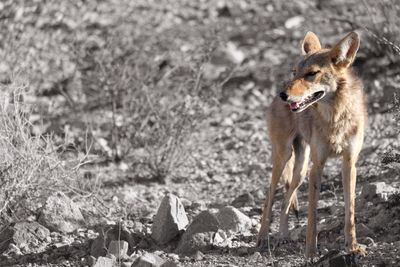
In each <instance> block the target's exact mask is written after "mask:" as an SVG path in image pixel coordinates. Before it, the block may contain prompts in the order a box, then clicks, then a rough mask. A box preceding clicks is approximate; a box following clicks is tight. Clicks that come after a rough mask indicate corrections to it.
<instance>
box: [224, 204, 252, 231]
mask: <svg viewBox="0 0 400 267" xmlns="http://www.w3.org/2000/svg"><path fill="white" fill-rule="evenodd" d="M216 217H217V219H218V221H219V224H220V228H221V229H223V230H225V231H230V232H245V231H248V230H250V228H251V219H250V218H249V217H248V216H246V215H245V214H243V213H242V212H240V211H239V210H238V209H236V208H234V207H231V206H228V207H224V208H222V209H220V210H219V211H218V213H217V214H216Z"/></svg>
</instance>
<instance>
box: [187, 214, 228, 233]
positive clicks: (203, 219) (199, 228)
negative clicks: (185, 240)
mask: <svg viewBox="0 0 400 267" xmlns="http://www.w3.org/2000/svg"><path fill="white" fill-rule="evenodd" d="M219 226H220V223H219V221H218V219H217V217H216V215H215V214H213V213H211V212H210V211H202V212H200V213H199V215H197V216H196V217H194V219H193V222H192V223H191V224H190V225H189V227H188V228H187V230H186V232H185V234H184V235H193V234H196V233H204V232H217V231H218V228H219Z"/></svg>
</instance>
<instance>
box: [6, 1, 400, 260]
mask: <svg viewBox="0 0 400 267" xmlns="http://www.w3.org/2000/svg"><path fill="white" fill-rule="evenodd" d="M261 2H262V1H261ZM261 2H260V1H232V3H231V2H225V1H217V2H215V3H214V2H213V1H199V2H198V3H192V2H190V1H184V0H182V1H175V2H171V3H170V2H168V1H161V2H160V3H158V2H157V3H156V2H155V1H135V3H131V1H123V0H121V1H112V0H106V1H94V0H91V1H82V2H79V1H78V2H77V3H74V4H71V3H64V4H57V3H54V2H52V1H49V2H48V3H45V4H44V3H39V2H35V3H32V4H31V5H28V4H24V3H19V4H16V3H13V1H6V2H5V4H0V11H1V15H2V16H1V17H2V18H4V19H3V20H2V21H3V22H2V23H3V24H4V25H3V26H4V27H3V28H2V30H1V31H0V32H1V33H2V35H3V36H4V35H6V34H7V31H9V32H12V33H15V36H17V37H18V38H16V39H18V40H19V41H21V40H22V41H23V44H22V45H21V44H20V45H19V46H13V49H12V50H11V52H10V51H9V52H8V53H5V51H6V48H7V43H4V44H3V47H2V50H1V51H2V53H3V55H4V58H5V60H4V62H5V63H1V64H0V80H1V83H2V84H3V83H7V81H8V79H9V78H8V76H7V73H9V71H11V70H10V68H17V67H16V66H29V67H28V69H22V70H21V69H18V68H17V69H13V71H21V72H22V71H25V72H28V73H29V75H28V76H29V82H30V86H31V87H32V90H33V91H34V93H33V95H30V96H29V97H28V98H27V102H29V103H30V104H33V107H34V108H33V110H32V114H31V116H30V122H31V123H32V125H31V131H32V133H33V134H36V135H40V134H48V133H52V134H53V137H54V139H55V141H54V142H55V144H56V145H58V147H61V148H60V149H58V150H57V153H59V156H60V158H61V159H62V160H63V161H62V162H63V166H67V167H68V166H69V164H70V162H73V161H72V160H75V161H76V159H78V161H79V168H77V167H76V165H73V170H74V171H75V172H76V173H77V175H78V177H79V182H78V186H77V187H76V188H73V189H71V188H72V187H71V188H69V189H68V190H64V191H63V190H58V188H57V190H56V189H54V190H53V188H45V190H44V191H41V193H42V194H43V200H42V202H40V203H31V204H34V205H33V206H35V209H34V210H33V208H31V206H30V205H28V206H29V207H30V209H31V210H33V212H31V213H30V214H29V216H19V215H18V216H14V217H15V218H18V219H15V220H13V221H9V222H8V223H7V224H4V225H2V231H1V232H0V253H1V256H0V266H97V267H100V266H133V267H135V266H321V267H322V266H332V267H333V266H335V267H336V266H338V267H339V266H400V193H399V192H400V179H399V175H400V166H399V163H396V161H393V160H386V161H385V160H384V161H383V162H382V160H383V159H384V158H385V156H384V155H386V154H387V153H388V152H396V151H399V149H400V141H399V138H398V134H399V129H398V128H396V121H395V113H394V112H395V110H394V109H393V100H394V93H395V92H397V91H398V90H399V87H398V82H399V80H400V77H399V75H398V70H399V65H398V63H396V61H393V58H395V57H394V56H393V55H392V54H390V53H389V52H388V51H385V52H382V53H383V54H382V53H380V50H379V49H382V51H383V48H382V47H380V46H374V43H373V42H372V41H371V39H369V37H368V35H367V33H366V31H365V30H363V28H362V27H361V26H360V25H364V24H365V23H367V22H368V20H366V18H365V16H360V17H357V16H356V14H358V13H359V12H361V13H362V10H361V11H360V10H356V9H355V5H354V2H352V1H350V2H349V3H348V4H347V5H344V4H343V3H342V2H341V1H331V2H332V3H331V2H329V3H328V2H327V1H316V2H314V1H305V2H304V3H297V4H296V3H289V4H281V3H280V2H279V1H272V2H271V3H267V4H266V3H261ZM374 8H377V7H374ZM378 8H379V7H378ZM395 10H397V9H395ZM395 17H396V16H395ZM349 19H350V23H349V22H348V20H349ZM397 22H398V21H394V22H392V23H393V24H394V25H398V23H397ZM308 30H312V31H315V32H316V33H317V34H319V35H320V36H321V40H322V41H323V42H324V43H328V44H332V43H333V42H334V41H336V40H339V39H340V38H341V36H343V35H344V34H345V33H346V32H348V31H350V30H358V31H359V32H360V33H361V36H362V42H361V44H362V45H361V49H360V51H359V54H358V60H357V61H356V63H355V68H356V70H357V71H358V73H359V74H360V76H361V77H362V79H363V80H364V83H365V91H366V93H367V95H368V97H369V123H368V127H367V129H366V138H365V144H364V147H363V151H362V152H361V155H360V159H359V161H358V164H357V166H358V183H357V199H356V202H357V206H356V222H357V235H358V239H359V242H360V243H361V244H364V245H366V247H367V251H368V255H367V256H366V257H364V258H354V257H352V256H351V255H346V254H345V253H344V252H343V246H344V234H343V226H344V225H343V223H344V207H343V206H344V204H343V195H342V185H341V173H340V160H339V159H331V160H330V161H329V162H328V164H327V166H326V168H325V171H324V177H323V182H322V189H321V198H320V201H319V204H318V213H319V222H318V231H319V252H320V257H318V258H315V259H313V261H311V262H307V261H306V259H305V258H304V256H303V255H304V248H305V228H306V217H307V215H306V210H307V190H308V183H307V179H306V181H305V182H304V184H303V185H302V186H301V187H300V189H299V195H298V196H299V201H300V212H299V218H298V219H296V218H295V216H293V215H291V217H290V228H291V230H290V237H291V239H292V242H289V243H287V244H278V241H277V240H276V233H277V231H278V229H277V228H278V218H279V210H280V205H281V203H280V202H281V200H282V196H283V192H282V189H281V188H280V189H279V190H278V194H277V201H276V203H275V205H274V207H273V217H274V218H275V221H274V223H273V224H272V229H271V232H272V234H271V236H270V244H269V246H268V247H267V248H265V250H262V251H259V250H257V249H256V248H255V238H256V234H257V231H258V228H259V226H260V225H259V221H260V216H261V207H262V204H263V201H264V199H265V192H266V191H267V188H268V183H269V178H270V174H271V169H272V166H271V164H270V161H271V151H270V144H269V140H268V138H267V134H266V123H265V116H264V113H265V108H266V107H267V106H268V104H269V103H270V102H271V99H272V97H273V96H274V95H275V91H276V89H277V88H279V86H281V84H282V82H283V81H284V79H285V78H287V77H288V76H289V75H290V64H292V63H293V62H294V61H295V59H296V55H298V54H299V53H300V50H299V44H300V42H301V39H302V37H303V36H304V33H305V32H307V31H308ZM15 36H13V37H12V38H14V37H15ZM10 38H11V37H10ZM3 39H4V38H3ZM372 40H373V38H372ZM28 44H30V45H28ZM203 50H207V51H206V52H204V51H203ZM385 53H386V54H385ZM16 55H18V57H17V56H16ZM121 58H122V59H121ZM111 59H112V60H111ZM123 59H126V60H123ZM13 62H14V63H15V62H16V63H19V64H14V65H13V64H11V63H13ZM21 62H22V63H21ZM148 62H151V64H153V63H154V66H153V65H151V64H150V67H149V66H147V65H146V64H147V63H148ZM397 62H398V61H397ZM121 66H124V68H120V67H121ZM132 66H134V67H132ZM193 70H194V71H193ZM126 72H133V73H134V74H132V75H133V77H131V78H130V79H127V80H126V86H125V83H124V82H120V81H125V76H124V75H125V73H126ZM199 73H200V74H199ZM137 84H140V86H138V87H137ZM142 85H143V87H146V88H147V89H146V90H147V91H146V90H145V91H146V92H149V94H147V95H146V96H147V98H146V97H144V98H142V97H143V95H142V94H135V93H134V94H133V95H131V94H128V93H127V92H129V90H131V89H132V88H133V89H132V91H134V92H136V91H140V90H142V89H143V88H142V87H141V86H142ZM110 88H114V89H115V88H116V89H115V90H113V89H110ZM188 88H191V89H188ZM128 89H129V90H128ZM153 89H155V92H153V91H151V90H153ZM157 90H159V91H161V92H162V93H161V96H160V95H158V94H157ZM120 92H121V93H120ZM140 92H142V91H140ZM119 94H121V95H119ZM148 96H150V100H149V97H148ZM114 98H116V99H117V100H118V101H111V103H109V102H107V101H108V100H109V99H114ZM136 98H137V99H139V100H138V102H136V100H137V99H136ZM125 99H127V100H129V101H130V102H132V103H134V104H133V105H132V106H133V107H132V106H129V105H128V104H129V103H128V104H127V103H126V102H125ZM174 99H178V101H177V103H176V102H174ZM181 100H183V101H181ZM129 101H128V102H129ZM152 101H153V102H152ZM179 101H181V102H182V103H183V104H184V105H183V106H184V107H186V106H185V104H187V105H189V111H188V112H187V113H188V114H189V115H190V114H192V113H191V112H193V114H195V115H196V116H191V115H190V116H182V115H181V114H179V112H175V111H174V108H176V107H177V106H178V107H180V106H179V104H181V102H179ZM196 101H197V102H196ZM147 102H150V104H151V105H150V106H153V108H154V106H155V107H156V109H158V108H159V110H160V111H159V112H154V113H149V114H150V115H147V114H146V112H145V111H143V110H142V109H140V108H136V106H140V105H145V104H144V103H147ZM151 102H152V103H151ZM169 102H172V103H173V104H174V105H172V106H168V105H167V104H165V103H169ZM194 102H195V103H198V102H199V103H200V104H199V105H198V106H197V104H193V103H194ZM188 103H189V104H188ZM175 104H176V105H175ZM127 106H128V107H127ZM165 107H167V108H165ZM198 109H201V112H200V113H201V114H200V115H198V113H196V112H197V111H198ZM142 112H143V113H145V115H142ZM169 112H171V113H172V114H174V116H172V118H170V117H163V115H164V114H163V113H169ZM174 112H175V113H174ZM160 118H161V119H160ZM187 118H189V119H190V120H196V123H195V125H194V126H193V128H190V127H189V128H190V129H191V131H190V133H189V134H187V135H177V134H176V132H174V131H172V130H171V132H173V134H171V133H170V132H168V131H165V132H162V131H161V132H158V128H156V127H155V126H154V127H153V125H162V126H163V127H164V126H165V127H164V128H167V129H170V128H168V127H171V129H173V130H175V128H174V127H175V126H176V125H180V124H184V120H186V119H187ZM174 120H176V121H177V123H176V122H175V121H174ZM160 121H167V123H170V124H162V122H160ZM137 122H139V123H137ZM143 122H145V123H143ZM136 124H138V125H139V126H138V127H137V125H136ZM131 125H134V127H137V128H129V127H131ZM146 125H150V126H149V128H148V129H149V131H148V132H146V131H147V128H146V127H147V126H146ZM171 125H172V126H171ZM185 125H186V124H185ZM151 127H153V128H151ZM163 127H160V128H163ZM138 129H139V130H142V129H144V130H143V131H142V132H140V131H139V130H138ZM156 130H157V131H156ZM135 131H137V132H139V134H138V135H136V132H135ZM152 131H153V132H156V133H157V134H155V135H154V137H153V138H154V139H157V140H161V142H160V141H157V140H156V141H154V140H153V141H154V144H155V145H154V150H151V149H150V152H149V147H146V146H145V145H141V142H144V143H146V142H147V141H146V140H147V139H146V135H151V134H153V133H152ZM142 134H143V136H144V137H143V136H141V135H142ZM168 134H169V135H168ZM137 136H139V137H140V138H138V137H137ZM171 136H172V137H171ZM176 136H178V137H176ZM170 138H171V139H170ZM164 139H165V140H172V141H171V142H169V141H168V142H167V141H164ZM88 140H89V141H88ZM127 140H129V142H128V141H127ZM132 140H133V141H132ZM138 140H139V141H138ZM143 140H145V141H146V142H145V141H143ZM64 142H65V143H64ZM90 142H91V143H90ZM136 142H137V143H136ZM88 143H90V144H88ZM171 143H172V144H175V145H174V146H172V148H174V147H177V148H178V149H176V150H172V151H173V152H171V150H169V148H170V147H171V145H170V144H171ZM146 144H148V143H146ZM159 144H161V145H159ZM88 147H89V148H88ZM160 147H161V148H160ZM164 147H167V148H164ZM125 148H126V151H129V152H126V153H125V150H124V149H125ZM152 151H156V152H157V153H159V154H157V153H155V154H156V156H154V155H153V154H152ZM160 155H161V156H160ZM162 155H167V156H168V157H171V158H172V159H173V160H171V161H165V160H164V161H162V160H161V161H158V159H159V156H160V157H161V158H162ZM152 157H155V158H156V160H151V159H152ZM75 161H74V162H75ZM147 161H149V162H148V164H147V165H148V166H150V167H148V168H143V165H144V164H143V162H147ZM165 162H166V163H165ZM157 164H160V165H162V166H163V168H161V170H162V171H160V169H159V168H157ZM163 164H166V165H167V166H172V168H171V169H172V170H170V169H167V171H165V166H164V165H163ZM147 165H145V166H147ZM149 173H150V174H149ZM160 173H161V174H162V175H160ZM78 189H80V190H78ZM61 191H63V192H61ZM0 197H2V195H0ZM36 204H37V205H36ZM37 206H39V207H37Z"/></svg>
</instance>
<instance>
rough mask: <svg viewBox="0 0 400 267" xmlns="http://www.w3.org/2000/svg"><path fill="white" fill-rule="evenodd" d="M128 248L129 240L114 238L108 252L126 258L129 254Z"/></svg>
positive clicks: (119, 257)
mask: <svg viewBox="0 0 400 267" xmlns="http://www.w3.org/2000/svg"><path fill="white" fill-rule="evenodd" d="M128 248H129V244H128V242H126V241H124V240H120V241H115V240H113V241H111V242H110V245H108V253H109V254H111V255H114V256H115V257H116V258H117V259H124V258H126V257H127V256H128V255H127V253H128Z"/></svg>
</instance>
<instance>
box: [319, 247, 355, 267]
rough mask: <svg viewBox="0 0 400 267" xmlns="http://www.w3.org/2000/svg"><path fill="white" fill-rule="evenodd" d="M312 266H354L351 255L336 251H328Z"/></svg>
mask: <svg viewBox="0 0 400 267" xmlns="http://www.w3.org/2000/svg"><path fill="white" fill-rule="evenodd" d="M313 266H316V267H347V266H356V265H355V262H354V260H353V257H352V255H350V254H342V253H340V252H338V251H330V252H328V254H326V255H324V256H323V257H322V258H321V259H320V260H318V262H317V263H315V264H314V265H313Z"/></svg>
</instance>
